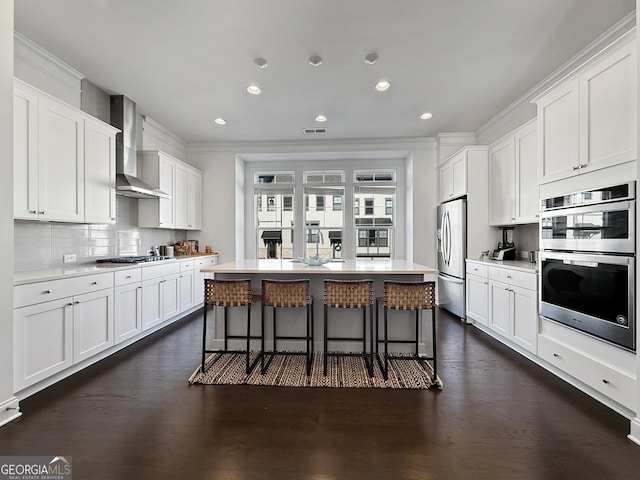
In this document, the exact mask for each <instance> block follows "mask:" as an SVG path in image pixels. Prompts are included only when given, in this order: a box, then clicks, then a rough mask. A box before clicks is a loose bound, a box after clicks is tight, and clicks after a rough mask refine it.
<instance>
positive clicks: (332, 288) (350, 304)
mask: <svg viewBox="0 0 640 480" xmlns="http://www.w3.org/2000/svg"><path fill="white" fill-rule="evenodd" d="M367 307H368V308H369V337H370V344H371V348H370V350H369V352H370V353H367ZM329 308H360V309H362V337H330V336H329V334H328V332H329V318H328V312H329ZM354 340H355V341H362V353H359V354H357V355H361V356H362V357H363V358H364V361H365V364H366V365H367V370H368V371H369V377H373V280H325V281H324V375H325V376H326V375H327V357H328V356H329V355H333V356H340V355H346V354H343V353H337V352H333V353H329V349H328V344H329V342H330V341H331V342H344V341H354Z"/></svg>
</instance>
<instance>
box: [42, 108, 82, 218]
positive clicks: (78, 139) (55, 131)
mask: <svg viewBox="0 0 640 480" xmlns="http://www.w3.org/2000/svg"><path fill="white" fill-rule="evenodd" d="M38 106H39V108H38V171H39V176H38V212H39V214H40V216H41V217H42V218H43V219H45V220H58V221H62V222H84V120H83V117H82V113H81V112H79V111H77V110H74V109H72V108H70V107H67V106H66V105H62V104H59V103H55V102H53V101H50V100H48V99H44V98H41V99H40V100H39V102H38Z"/></svg>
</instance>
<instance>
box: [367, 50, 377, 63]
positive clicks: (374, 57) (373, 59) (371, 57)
mask: <svg viewBox="0 0 640 480" xmlns="http://www.w3.org/2000/svg"><path fill="white" fill-rule="evenodd" d="M377 60H378V54H377V53H370V54H368V55H367V56H366V57H364V63H366V64H368V65H373V64H374V63H376V61H377Z"/></svg>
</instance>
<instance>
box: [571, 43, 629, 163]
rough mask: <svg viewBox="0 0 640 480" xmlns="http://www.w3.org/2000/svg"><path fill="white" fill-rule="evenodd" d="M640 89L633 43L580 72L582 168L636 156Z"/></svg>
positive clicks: (618, 161) (621, 160) (617, 161)
mask: <svg viewBox="0 0 640 480" xmlns="http://www.w3.org/2000/svg"><path fill="white" fill-rule="evenodd" d="M636 93H637V90H636V55H635V47H634V45H633V44H628V45H626V46H625V47H623V48H621V49H619V50H617V51H616V52H614V53H613V54H611V55H609V56H607V57H606V58H604V59H602V60H601V61H600V62H598V63H596V64H595V65H593V66H592V67H591V68H589V69H588V70H587V71H586V72H585V73H584V74H583V75H581V76H580V164H581V165H583V166H582V167H581V168H580V171H581V172H585V171H590V170H595V169H599V168H604V167H608V166H610V165H615V164H618V163H622V162H627V161H630V160H635V159H636V157H637V155H636V151H637V145H636V124H637V122H636V111H637V107H636Z"/></svg>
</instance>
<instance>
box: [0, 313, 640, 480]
mask: <svg viewBox="0 0 640 480" xmlns="http://www.w3.org/2000/svg"><path fill="white" fill-rule="evenodd" d="M201 318H202V317H201V316H200V315H193V316H191V317H189V318H187V319H185V320H184V321H182V322H180V323H178V324H176V325H173V326H170V327H168V328H166V329H165V330H163V331H161V332H158V333H156V334H154V335H152V336H150V337H148V338H146V339H144V340H142V341H140V342H138V343H136V344H135V345H133V346H131V347H129V348H127V349H126V350H124V351H121V352H119V353H118V354H116V355H113V356H112V357H109V358H107V359H105V360H103V361H102V362H100V363H98V364H96V365H94V366H92V367H90V368H88V369H86V370H84V371H82V372H80V373H78V374H76V375H74V376H72V377H70V378H68V379H66V380H64V381H62V382H60V383H58V384H56V385H54V386H53V387H51V388H49V389H46V390H44V391H42V392H40V393H38V394H36V395H33V396H32V397H30V398H28V399H26V400H24V401H23V402H22V403H21V406H22V411H23V416H22V417H21V418H20V419H18V420H17V421H15V422H12V423H10V424H8V425H6V426H4V427H2V428H0V455H52V456H53V455H69V456H72V457H73V467H74V479H75V480H80V479H92V480H93V479H154V480H157V479H278V480H282V479H327V480H328V479H349V480H351V479H369V480H371V479H373V480H375V479H385V480H388V479H394V480H396V479H447V480H452V479H492V480H494V479H576V480H577V479H581V480H583V479H637V478H640V447H639V446H637V445H635V444H633V443H632V442H630V441H629V440H628V439H627V438H626V435H627V433H628V429H629V421H628V420H626V419H625V418H623V417H621V416H619V415H617V414H616V413H614V412H612V411H611V410H609V409H608V408H606V407H604V406H602V405H601V404H599V403H598V402H596V401H595V400H592V399H591V398H589V397H588V396H586V395H584V394H582V393H581V392H579V391H578V390H576V389H574V388H573V387H571V386H569V385H567V384H566V383H564V382H563V381H561V380H559V379H557V378H555V377H554V376H553V375H551V374H549V373H547V372H546V371H544V370H543V369H541V368H539V367H538V366H536V365H534V364H533V363H531V362H529V361H528V360H526V359H524V358H523V357H521V356H519V355H518V354H517V353H514V352H512V351H511V350H509V349H508V348H507V347H504V346H503V345H501V344H500V343H499V342H497V341H495V340H493V339H491V338H490V337H488V336H486V335H484V334H483V333H482V332H480V331H478V330H477V329H475V328H473V327H471V326H465V325H463V324H462V323H460V321H458V320H457V319H454V318H453V317H451V316H449V315H448V314H447V313H445V312H442V311H440V312H439V313H438V328H439V335H438V336H439V340H440V344H439V345H440V348H439V359H440V363H439V365H440V376H441V378H442V380H443V382H444V390H443V391H441V392H439V391H411V390H375V389H371V390H365V389H316V388H299V389H295V388H282V387H250V386H200V385H193V386H189V385H188V384H187V378H188V377H189V375H190V374H191V373H192V371H193V370H194V369H195V368H196V366H197V363H198V358H199V354H200V353H199V350H198V348H199V347H198V346H199V344H200V335H201V330H200V329H201Z"/></svg>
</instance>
